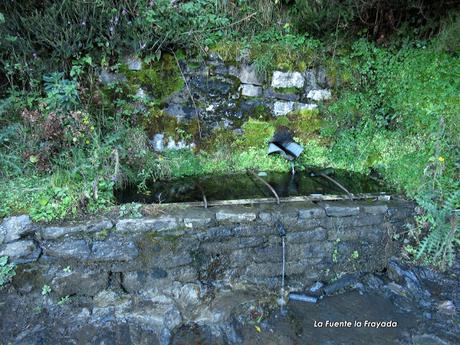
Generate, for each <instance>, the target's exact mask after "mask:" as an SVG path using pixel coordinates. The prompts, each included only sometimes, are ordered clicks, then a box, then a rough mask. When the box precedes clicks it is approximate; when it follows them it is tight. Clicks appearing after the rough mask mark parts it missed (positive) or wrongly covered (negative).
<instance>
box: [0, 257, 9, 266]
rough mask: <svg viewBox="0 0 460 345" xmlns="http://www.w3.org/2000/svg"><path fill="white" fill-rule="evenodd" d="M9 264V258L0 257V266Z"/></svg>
mask: <svg viewBox="0 0 460 345" xmlns="http://www.w3.org/2000/svg"><path fill="white" fill-rule="evenodd" d="M7 262H8V256H0V266H5V265H6V263H7Z"/></svg>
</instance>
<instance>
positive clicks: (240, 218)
mask: <svg viewBox="0 0 460 345" xmlns="http://www.w3.org/2000/svg"><path fill="white" fill-rule="evenodd" d="M256 218H257V214H256V213H255V212H248V211H246V210H244V211H243V210H235V211H233V212H232V211H231V210H220V211H217V213H216V220H217V221H218V222H226V221H227V222H230V223H245V222H252V221H254V220H256Z"/></svg>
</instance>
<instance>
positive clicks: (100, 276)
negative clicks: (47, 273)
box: [51, 270, 108, 296]
mask: <svg viewBox="0 0 460 345" xmlns="http://www.w3.org/2000/svg"><path fill="white" fill-rule="evenodd" d="M107 283H108V273H107V272H104V271H80V270H75V271H71V272H63V271H62V272H59V273H58V274H57V276H56V277H55V278H54V279H53V280H52V282H51V286H52V287H53V291H54V292H55V293H57V295H59V296H66V295H80V296H81V295H84V296H95V295H96V294H97V293H98V292H100V291H102V290H104V289H105V288H106V286H107Z"/></svg>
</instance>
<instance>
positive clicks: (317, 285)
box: [308, 282, 324, 294]
mask: <svg viewBox="0 0 460 345" xmlns="http://www.w3.org/2000/svg"><path fill="white" fill-rule="evenodd" d="M323 287H324V284H323V283H321V282H316V283H314V284H313V285H312V286H311V287H310V288H309V289H308V291H310V292H311V293H314V294H319V293H321V292H322V288H323Z"/></svg>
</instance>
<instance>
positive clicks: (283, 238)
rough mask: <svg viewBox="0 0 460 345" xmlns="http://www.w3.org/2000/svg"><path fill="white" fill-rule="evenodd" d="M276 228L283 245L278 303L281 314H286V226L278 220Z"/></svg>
mask: <svg viewBox="0 0 460 345" xmlns="http://www.w3.org/2000/svg"><path fill="white" fill-rule="evenodd" d="M276 228H277V230H278V233H279V235H280V237H281V245H282V256H283V257H282V266H281V290H280V298H279V299H278V304H279V305H280V308H281V309H280V312H281V315H286V310H285V305H286V300H285V293H284V276H285V273H286V229H285V228H284V226H283V224H282V223H281V222H280V221H279V220H278V221H277V223H276Z"/></svg>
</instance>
